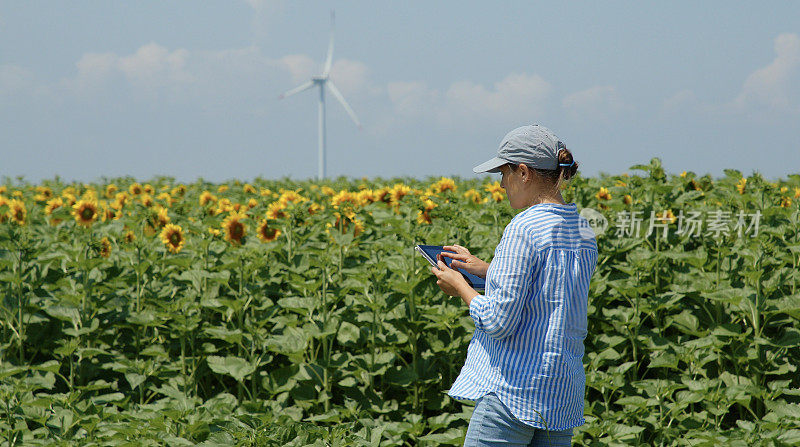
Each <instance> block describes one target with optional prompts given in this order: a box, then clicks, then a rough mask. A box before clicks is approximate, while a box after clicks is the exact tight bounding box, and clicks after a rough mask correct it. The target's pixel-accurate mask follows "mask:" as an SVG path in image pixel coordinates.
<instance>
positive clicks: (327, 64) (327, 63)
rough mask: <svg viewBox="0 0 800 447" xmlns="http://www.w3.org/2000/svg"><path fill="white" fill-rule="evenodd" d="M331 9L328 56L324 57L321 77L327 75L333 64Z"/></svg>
mask: <svg viewBox="0 0 800 447" xmlns="http://www.w3.org/2000/svg"><path fill="white" fill-rule="evenodd" d="M333 18H334V14H333V10H331V40H330V42H328V56H327V57H326V58H325V67H324V68H323V69H322V77H326V76H328V73H330V71H331V64H333Z"/></svg>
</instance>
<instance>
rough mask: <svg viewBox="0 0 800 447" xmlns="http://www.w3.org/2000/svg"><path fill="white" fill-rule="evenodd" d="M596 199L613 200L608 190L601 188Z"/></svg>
mask: <svg viewBox="0 0 800 447" xmlns="http://www.w3.org/2000/svg"><path fill="white" fill-rule="evenodd" d="M595 197H597V200H611V193H610V192H608V189H607V188H603V187H600V190H599V191H597V194H595Z"/></svg>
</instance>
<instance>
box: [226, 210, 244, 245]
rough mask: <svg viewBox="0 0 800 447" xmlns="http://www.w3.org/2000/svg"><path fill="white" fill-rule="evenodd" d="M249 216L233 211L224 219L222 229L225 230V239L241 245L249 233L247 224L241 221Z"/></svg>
mask: <svg viewBox="0 0 800 447" xmlns="http://www.w3.org/2000/svg"><path fill="white" fill-rule="evenodd" d="M246 218H247V216H245V215H244V214H239V213H232V214H230V215H229V216H228V217H226V218H225V220H223V221H222V229H223V230H225V240H226V241H228V242H230V243H231V244H234V245H240V244H241V243H242V239H244V236H245V234H246V233H247V226H246V225H245V224H244V223H242V222H241V220H243V219H246Z"/></svg>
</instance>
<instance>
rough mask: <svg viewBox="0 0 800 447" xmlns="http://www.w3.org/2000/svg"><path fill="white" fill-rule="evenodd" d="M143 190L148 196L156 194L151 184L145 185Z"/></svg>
mask: <svg viewBox="0 0 800 447" xmlns="http://www.w3.org/2000/svg"><path fill="white" fill-rule="evenodd" d="M142 190H144V192H146V193H147V194H150V195H153V193H154V192H155V190H154V189H153V185H151V184H149V183H147V184H145V185H144V186H143V187H142Z"/></svg>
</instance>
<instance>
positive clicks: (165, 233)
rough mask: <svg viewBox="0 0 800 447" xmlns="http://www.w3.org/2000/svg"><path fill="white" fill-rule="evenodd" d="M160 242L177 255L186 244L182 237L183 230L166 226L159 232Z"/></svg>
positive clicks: (179, 227) (173, 226)
mask: <svg viewBox="0 0 800 447" xmlns="http://www.w3.org/2000/svg"><path fill="white" fill-rule="evenodd" d="M161 242H163V243H164V245H166V246H167V248H168V249H169V251H171V252H172V253H178V252H179V251H181V249H182V248H183V245H184V244H185V243H186V238H184V237H183V229H182V228H181V226H180V225H174V224H167V226H165V227H164V229H163V230H161Z"/></svg>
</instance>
